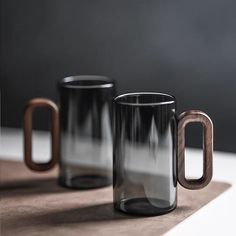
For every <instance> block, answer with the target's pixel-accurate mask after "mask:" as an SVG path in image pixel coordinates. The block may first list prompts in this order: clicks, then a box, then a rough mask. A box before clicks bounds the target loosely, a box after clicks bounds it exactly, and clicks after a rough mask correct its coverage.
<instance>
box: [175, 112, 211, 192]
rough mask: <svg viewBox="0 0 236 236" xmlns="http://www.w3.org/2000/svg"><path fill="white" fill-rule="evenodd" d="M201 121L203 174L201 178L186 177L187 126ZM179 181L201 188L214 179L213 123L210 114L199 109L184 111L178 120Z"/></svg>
mask: <svg viewBox="0 0 236 236" xmlns="http://www.w3.org/2000/svg"><path fill="white" fill-rule="evenodd" d="M194 122H199V123H201V124H202V127H203V137H202V138H203V175H202V177H201V178H200V179H186V177H185V127H186V125H187V124H189V123H194ZM177 148H178V181H179V183H180V184H181V185H182V186H183V187H185V188H187V189H201V188H204V187H205V186H207V185H208V184H209V183H210V181H211V179H212V169H213V167H212V166H213V164H212V162H213V123H212V121H211V119H210V118H209V116H207V115H206V114H205V113H204V112H202V111H198V110H191V111H187V112H183V113H182V114H181V115H180V116H179V121H178V147H177Z"/></svg>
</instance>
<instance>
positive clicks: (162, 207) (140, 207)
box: [114, 198, 176, 216]
mask: <svg viewBox="0 0 236 236" xmlns="http://www.w3.org/2000/svg"><path fill="white" fill-rule="evenodd" d="M166 206H167V207H166ZM114 208H115V209H116V210H119V211H121V212H123V213H126V214H130V215H140V216H158V215H163V214H167V213H169V212H171V211H173V210H174V209H175V208H176V203H174V204H173V205H170V206H169V202H168V201H165V200H161V199H155V198H151V199H150V198H149V199H148V198H132V199H124V200H122V201H120V202H118V203H114Z"/></svg>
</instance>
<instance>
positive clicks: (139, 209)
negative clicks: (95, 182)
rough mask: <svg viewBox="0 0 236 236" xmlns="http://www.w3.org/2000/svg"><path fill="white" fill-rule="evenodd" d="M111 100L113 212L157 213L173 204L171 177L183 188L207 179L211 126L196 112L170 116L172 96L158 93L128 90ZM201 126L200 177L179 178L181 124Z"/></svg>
mask: <svg viewBox="0 0 236 236" xmlns="http://www.w3.org/2000/svg"><path fill="white" fill-rule="evenodd" d="M113 104H114V114H113V122H114V139H113V142H114V145H113V198H114V207H115V209H117V210H120V211H123V212H125V213H129V214H138V215H161V214H165V213H167V212H169V211H171V210H173V209H175V208H176V205H177V191H176V190H177V181H178V182H179V183H180V184H181V185H182V186H183V187H185V188H187V189H200V188H203V187H205V186H206V185H207V184H208V183H209V182H210V181H211V178H212V155H213V124H212V121H211V119H210V118H209V117H208V116H207V115H206V114H205V113H203V112H202V111H198V110H190V111H187V112H184V113H182V114H181V115H180V116H179V117H178V118H177V115H176V99H175V98H174V97H173V96H171V95H168V94H162V93H129V94H124V95H120V96H118V97H116V98H115V99H114V101H113ZM191 122H200V123H201V124H202V126H203V130H204V132H203V156H204V161H203V175H202V177H201V178H200V179H186V177H185V156H184V155H185V126H186V125H187V124H188V123H191Z"/></svg>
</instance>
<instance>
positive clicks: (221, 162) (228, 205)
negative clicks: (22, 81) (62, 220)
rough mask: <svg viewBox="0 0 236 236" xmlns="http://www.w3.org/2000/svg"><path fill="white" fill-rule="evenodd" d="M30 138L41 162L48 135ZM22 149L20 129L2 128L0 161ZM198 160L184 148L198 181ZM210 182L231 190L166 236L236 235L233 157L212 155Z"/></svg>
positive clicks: (199, 155)
mask: <svg viewBox="0 0 236 236" xmlns="http://www.w3.org/2000/svg"><path fill="white" fill-rule="evenodd" d="M33 137H34V141H33V147H34V151H33V153H34V156H35V159H37V160H42V161H44V160H45V159H48V157H49V150H50V147H49V144H50V143H49V134H48V133H47V132H42V131H35V132H34V135H33ZM22 146H23V145H22V131H21V130H20V129H9V128H2V130H1V136H0V159H3V158H4V159H7V160H18V161H22V160H23V155H22V153H23V152H22ZM201 160H202V151H201V150H199V149H190V148H187V150H186V169H187V176H188V175H189V176H190V175H191V176H196V177H199V176H200V175H201V167H202V164H201ZM213 180H216V181H225V182H228V183H230V184H231V185H232V187H231V188H230V189H229V190H227V191H226V192H224V193H223V194H221V195H220V196H219V197H218V198H216V199H214V200H213V201H211V202H210V203H209V204H207V205H205V206H204V207H203V208H201V209H200V210H199V211H197V212H196V213H194V214H193V215H192V216H190V217H188V218H187V219H185V220H184V221H182V222H181V223H180V224H178V225H177V226H176V227H174V228H173V229H171V230H170V231H169V232H168V233H166V234H165V235H167V236H171V235H181V236H183V235H197V236H198V235H207V234H210V235H223V234H225V235H236V227H235V217H234V212H236V201H235V198H236V154H233V153H226V152H218V151H215V152H214V175H213Z"/></svg>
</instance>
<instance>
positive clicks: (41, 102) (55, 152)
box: [23, 98, 59, 171]
mask: <svg viewBox="0 0 236 236" xmlns="http://www.w3.org/2000/svg"><path fill="white" fill-rule="evenodd" d="M39 107H45V108H47V109H49V110H50V112H51V145H52V147H51V160H50V161H49V162H47V163H42V164H37V163H35V162H33V159H32V115H33V112H34V109H36V108H39ZM23 131H24V160H25V163H26V165H27V166H28V167H29V168H30V169H31V170H34V171H46V170H49V169H51V168H53V167H54V166H55V165H56V164H57V163H58V158H59V112H58V107H57V105H56V104H55V103H54V102H53V101H51V100H49V99H45V98H35V99H32V100H30V101H29V102H28V104H27V105H26V107H25V110H24V123H23Z"/></svg>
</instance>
